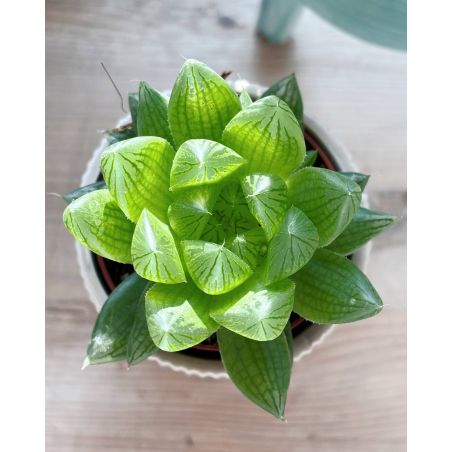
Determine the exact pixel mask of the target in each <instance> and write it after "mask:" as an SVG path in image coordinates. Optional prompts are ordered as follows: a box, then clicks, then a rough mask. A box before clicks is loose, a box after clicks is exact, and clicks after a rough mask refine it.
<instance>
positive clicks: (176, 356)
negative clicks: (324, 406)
mask: <svg viewBox="0 0 452 452" xmlns="http://www.w3.org/2000/svg"><path fill="white" fill-rule="evenodd" d="M231 85H232V87H233V88H234V89H235V90H236V91H237V92H240V91H241V90H242V89H243V88H246V89H247V91H248V92H249V94H250V95H251V96H257V97H260V96H261V95H262V93H263V92H264V91H265V89H266V88H265V87H263V86H260V85H256V84H251V83H249V82H248V81H247V80H237V81H235V82H232V83H231ZM165 94H169V92H166V93H165ZM129 121H130V115H127V116H125V117H123V118H122V119H121V120H119V121H118V124H117V127H119V126H121V125H124V124H126V123H127V122H129ZM305 124H306V126H307V128H308V129H310V130H311V131H312V132H314V134H315V135H316V136H317V137H318V138H319V140H320V141H321V142H322V144H323V145H324V146H325V149H326V151H327V152H328V153H329V154H330V155H331V156H333V158H334V161H335V163H336V165H337V166H338V168H339V169H340V170H342V171H358V170H357V167H356V165H355V163H354V161H353V159H352V158H351V156H350V154H349V153H348V151H347V150H346V149H345V147H344V146H343V145H342V144H341V143H340V142H338V141H337V140H336V139H335V138H333V137H332V136H331V135H329V134H328V133H327V132H326V131H325V129H324V128H323V127H321V126H320V125H319V123H318V122H317V121H316V120H314V119H313V118H311V117H310V116H308V115H305ZM106 146H107V141H106V139H105V138H103V139H102V140H101V142H100V145H99V147H98V148H97V149H96V150H95V151H94V153H93V156H92V158H91V160H90V161H89V162H88V164H87V166H86V170H85V172H84V174H83V176H82V179H81V186H84V185H88V184H90V183H93V182H95V181H96V180H97V177H98V175H99V171H100V155H101V153H102V151H103V150H104V149H105V147H106ZM362 204H363V205H364V206H365V207H368V204H369V203H368V199H367V196H366V195H363V200H362ZM370 247H371V244H370V243H368V244H367V245H366V246H365V247H363V248H362V249H361V250H359V251H358V252H357V253H355V254H354V255H353V261H354V262H355V264H356V265H358V266H359V267H360V268H361V269H362V270H363V271H364V270H365V267H366V265H367V262H368V259H369V254H370ZM75 248H76V253H77V260H78V264H79V268H80V273H81V276H82V279H83V283H84V286H85V289H86V291H87V292H88V295H89V298H90V300H91V302H92V303H93V304H94V307H95V308H96V310H97V311H98V312H99V310H100V308H101V307H102V305H103V304H104V302H105V300H106V298H107V293H106V292H105V290H104V288H103V287H102V284H101V282H100V281H99V279H98V276H97V273H96V270H95V268H94V263H93V260H92V258H91V252H90V251H89V250H88V249H87V248H85V247H83V246H82V245H81V244H79V243H78V242H76V244H75ZM333 329H334V326H333V325H317V324H313V325H312V326H310V327H309V328H308V329H306V330H305V331H303V333H302V334H300V335H298V336H297V337H296V338H295V339H294V344H293V345H294V361H296V362H297V361H300V360H301V358H302V357H303V356H305V355H307V354H309V353H310V352H311V351H312V349H313V348H314V347H315V346H317V345H319V344H320V343H321V342H322V341H323V340H324V339H325V338H326V337H327V336H328V335H329V334H331V332H332V331H333ZM148 359H149V361H154V362H156V363H158V364H159V365H160V366H162V367H167V368H170V369H172V370H174V371H176V372H183V373H185V374H186V375H196V376H198V377H201V378H214V379H219V378H228V376H227V374H226V372H225V371H224V367H223V365H222V363H221V361H220V360H208V359H203V358H199V357H195V356H189V355H185V354H182V353H168V352H164V351H161V350H159V351H157V352H156V353H155V354H154V355H152V356H150V357H149V358H148Z"/></svg>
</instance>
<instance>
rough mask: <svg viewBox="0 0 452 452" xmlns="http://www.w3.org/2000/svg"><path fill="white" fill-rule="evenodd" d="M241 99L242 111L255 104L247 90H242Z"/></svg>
mask: <svg viewBox="0 0 452 452" xmlns="http://www.w3.org/2000/svg"><path fill="white" fill-rule="evenodd" d="M239 98H240V104H241V106H242V110H244V109H245V108H246V107H249V106H250V105H251V104H252V103H253V99H251V97H250V95H249V94H248V91H247V90H246V89H242V92H241V93H240V96H239Z"/></svg>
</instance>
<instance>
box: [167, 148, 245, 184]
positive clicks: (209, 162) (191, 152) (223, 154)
mask: <svg viewBox="0 0 452 452" xmlns="http://www.w3.org/2000/svg"><path fill="white" fill-rule="evenodd" d="M245 163H246V161H245V159H243V158H242V157H241V156H240V155H239V154H237V153H236V152H234V151H233V150H232V149H229V148H228V147H226V146H223V145H222V144H220V143H216V142H215V141H210V140H188V141H186V142H185V143H183V144H182V145H181V146H180V148H179V149H178V150H177V152H176V157H175V158H174V162H173V166H172V168H171V190H177V189H179V188H187V187H194V186H199V185H205V184H216V183H218V182H220V181H222V180H224V179H225V178H227V177H229V176H231V175H232V174H233V173H234V172H236V171H237V170H238V169H239V168H240V167H242V166H243V165H244V164H245Z"/></svg>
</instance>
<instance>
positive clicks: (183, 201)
mask: <svg viewBox="0 0 452 452" xmlns="http://www.w3.org/2000/svg"><path fill="white" fill-rule="evenodd" d="M217 198H218V189H217V188H216V187H208V186H202V187H196V188H193V189H191V190H186V191H184V192H183V193H181V194H180V196H179V197H178V199H177V200H176V201H175V202H174V203H173V204H171V205H170V207H169V209H168V218H169V222H170V225H171V227H172V228H173V229H174V231H175V232H176V234H177V235H178V237H179V238H181V239H193V240H197V239H199V238H200V237H201V234H202V233H203V231H204V228H205V227H206V224H207V222H208V221H209V219H210V218H211V217H212V215H213V207H214V206H215V202H216V200H217Z"/></svg>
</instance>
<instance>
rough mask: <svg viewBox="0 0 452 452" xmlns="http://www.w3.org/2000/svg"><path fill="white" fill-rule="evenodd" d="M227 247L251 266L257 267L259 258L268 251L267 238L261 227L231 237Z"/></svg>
mask: <svg viewBox="0 0 452 452" xmlns="http://www.w3.org/2000/svg"><path fill="white" fill-rule="evenodd" d="M226 247H227V248H228V249H230V250H231V251H232V252H233V253H234V254H236V255H237V256H239V257H240V259H242V260H244V261H245V262H246V263H247V264H248V265H249V266H250V267H251V268H256V266H257V264H258V261H259V258H260V257H261V256H263V255H264V254H265V253H266V251H267V240H266V238H265V234H264V231H263V230H262V229H261V228H254V229H250V230H249V231H245V232H241V233H238V234H237V235H236V236H235V237H233V238H230V239H229V240H228V241H227V242H226Z"/></svg>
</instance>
